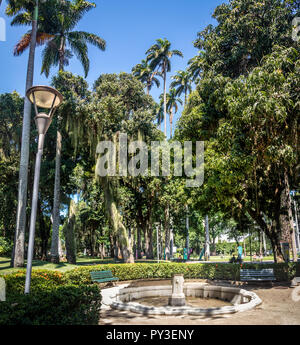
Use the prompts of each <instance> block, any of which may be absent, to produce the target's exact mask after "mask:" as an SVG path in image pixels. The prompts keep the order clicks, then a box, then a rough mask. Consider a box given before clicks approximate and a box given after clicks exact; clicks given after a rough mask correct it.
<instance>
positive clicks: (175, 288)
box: [169, 274, 185, 307]
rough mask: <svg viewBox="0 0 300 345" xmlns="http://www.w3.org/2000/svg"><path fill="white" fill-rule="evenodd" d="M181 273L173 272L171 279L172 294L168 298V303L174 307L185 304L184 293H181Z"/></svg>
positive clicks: (182, 279)
mask: <svg viewBox="0 0 300 345" xmlns="http://www.w3.org/2000/svg"><path fill="white" fill-rule="evenodd" d="M183 285H184V278H183V274H174V275H173V279H172V295H171V297H170V298H169V305H171V306H174V307H183V306H185V294H184V293H183Z"/></svg>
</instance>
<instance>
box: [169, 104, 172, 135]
mask: <svg viewBox="0 0 300 345" xmlns="http://www.w3.org/2000/svg"><path fill="white" fill-rule="evenodd" d="M169 120H170V139H172V136H173V126H172V125H173V108H171V110H170V119H169Z"/></svg>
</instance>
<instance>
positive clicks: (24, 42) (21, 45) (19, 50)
mask: <svg viewBox="0 0 300 345" xmlns="http://www.w3.org/2000/svg"><path fill="white" fill-rule="evenodd" d="M53 37H54V36H53V35H49V34H46V33H45V32H38V33H37V35H36V45H37V46H40V45H43V44H45V43H46V42H48V41H49V40H51V39H52V38H53ZM30 41H31V31H29V32H28V33H27V34H25V35H24V36H23V37H22V38H21V40H20V41H19V42H18V43H17V44H16V46H15V47H14V55H15V56H19V55H21V54H23V53H24V51H25V50H26V49H27V48H28V47H29V46H30Z"/></svg>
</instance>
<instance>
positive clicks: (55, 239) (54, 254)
mask: <svg viewBox="0 0 300 345" xmlns="http://www.w3.org/2000/svg"><path fill="white" fill-rule="evenodd" d="M61 141H62V138H61V134H60V132H59V131H57V137H56V158H55V183H54V204H53V228H52V242H51V252H50V255H51V262H53V263H59V252H58V247H59V223H60V165H61Z"/></svg>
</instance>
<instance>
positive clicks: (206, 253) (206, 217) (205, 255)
mask: <svg viewBox="0 0 300 345" xmlns="http://www.w3.org/2000/svg"><path fill="white" fill-rule="evenodd" d="M204 257H205V261H208V260H209V258H210V250H209V223H208V216H207V215H206V216H205V254H204Z"/></svg>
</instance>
